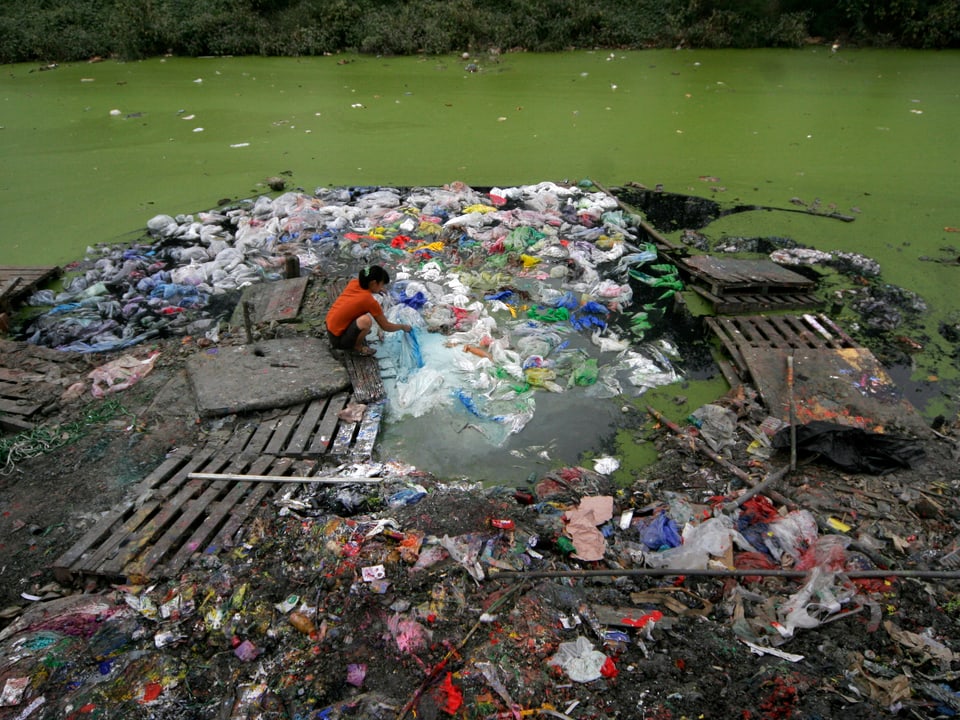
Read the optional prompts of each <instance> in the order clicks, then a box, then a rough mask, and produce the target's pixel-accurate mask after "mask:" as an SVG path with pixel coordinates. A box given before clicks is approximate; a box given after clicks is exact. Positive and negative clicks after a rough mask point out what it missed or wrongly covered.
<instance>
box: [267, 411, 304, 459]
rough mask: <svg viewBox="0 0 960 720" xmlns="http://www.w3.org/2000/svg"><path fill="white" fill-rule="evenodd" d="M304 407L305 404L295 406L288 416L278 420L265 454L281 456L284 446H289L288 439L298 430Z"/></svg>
mask: <svg viewBox="0 0 960 720" xmlns="http://www.w3.org/2000/svg"><path fill="white" fill-rule="evenodd" d="M304 407H305V405H304V403H300V404H299V405H293V406H291V408H290V411H289V412H288V413H287V414H286V415H284V416H282V417H280V418H277V420H276V421H275V423H274V426H273V436H272V437H271V438H270V442H269V443H267V446H266V447H265V448H264V450H263V451H264V453H266V454H268V455H279V454H280V453H281V452H282V451H283V447H284V445H286V444H287V439H288V438H289V437H290V435H291V433H293V431H294V430H295V429H296V427H297V423H298V422H299V421H300V414H301V413H302V412H303V408H304Z"/></svg>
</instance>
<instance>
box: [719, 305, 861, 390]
mask: <svg viewBox="0 0 960 720" xmlns="http://www.w3.org/2000/svg"><path fill="white" fill-rule="evenodd" d="M705 322H706V324H707V327H708V328H710V330H711V331H712V332H713V334H714V335H716V336H717V338H718V339H719V340H720V342H721V343H722V344H723V346H724V348H725V349H726V350H727V352H728V353H729V355H730V358H731V359H732V360H733V363H734V365H735V366H736V368H737V371H738V372H739V373H740V374H741V377H742V376H743V375H746V374H749V364H748V362H747V360H748V358H749V356H750V355H751V353H752V351H753V350H754V349H760V348H774V349H782V350H790V349H793V350H796V349H800V348H821V349H822V348H829V349H842V348H859V347H860V346H859V345H858V344H857V342H856V341H855V340H854V339H853V338H851V337H850V336H849V335H847V333H845V332H844V331H843V330H842V329H840V327H838V326H837V324H836V323H834V322H833V320H831V319H830V318H829V317H827V316H826V315H823V314H817V315H812V314H804V315H769V316H767V315H755V316H741V317H722V318H719V317H718V318H712V317H708V318H705Z"/></svg>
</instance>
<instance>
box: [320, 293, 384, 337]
mask: <svg viewBox="0 0 960 720" xmlns="http://www.w3.org/2000/svg"><path fill="white" fill-rule="evenodd" d="M367 313H370V314H371V315H373V317H374V318H380V317H383V308H382V307H380V303H379V302H377V299H376V298H375V297H374V296H373V293H372V292H370V291H369V290H365V289H364V288H362V287H360V281H359V280H357V278H353V279H352V280H351V281H350V282H348V283H347V286H346V287H345V288H344V289H343V292H342V293H340V295H339V297H337V299H336V300H334V301H333V305H331V306H330V310H328V311H327V330H329V331H330V332H331V333H332V334H333V335H335V336H337V337H339V336H341V335H343V333H344V332H346V330H347V328H348V327H349V326H350V323H351V322H353V321H354V320H356V319H357V318H358V317H362V316H363V315H366V314H367Z"/></svg>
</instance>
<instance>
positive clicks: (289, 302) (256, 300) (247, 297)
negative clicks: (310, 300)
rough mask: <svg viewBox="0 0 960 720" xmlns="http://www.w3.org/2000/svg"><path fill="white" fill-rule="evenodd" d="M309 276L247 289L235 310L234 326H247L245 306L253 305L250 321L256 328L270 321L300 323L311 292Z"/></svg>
mask: <svg viewBox="0 0 960 720" xmlns="http://www.w3.org/2000/svg"><path fill="white" fill-rule="evenodd" d="M309 279H310V278H308V277H298V278H291V279H289V280H276V281H273V282H263V283H257V284H256V285H248V286H247V287H245V288H244V289H243V295H242V296H241V297H240V302H238V303H237V307H236V308H234V311H233V317H231V318H230V324H231V325H234V326H236V327H243V304H244V303H245V302H249V303H250V305H251V309H250V322H251V323H253V324H254V325H258V324H260V323H267V322H273V321H276V322H289V321H291V320H296V318H297V315H298V314H299V312H300V305H301V304H303V294H304V292H305V291H306V289H307V281H308V280H309Z"/></svg>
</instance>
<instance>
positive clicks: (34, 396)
mask: <svg viewBox="0 0 960 720" xmlns="http://www.w3.org/2000/svg"><path fill="white" fill-rule="evenodd" d="M89 370H90V365H89V362H88V360H87V359H86V358H84V357H82V356H79V355H77V354H76V353H66V352H60V351H59V350H52V349H51V348H45V347H40V346H37V345H30V344H29V343H25V342H15V341H13V340H4V339H0V431H2V432H21V431H25V430H32V429H33V428H34V427H35V426H36V421H37V420H38V419H39V418H40V417H41V416H42V415H43V414H44V413H46V412H47V411H48V410H50V409H51V408H53V407H55V406H56V405H57V404H58V403H59V402H60V396H61V394H62V393H63V391H64V390H65V389H66V388H67V386H68V385H70V384H72V383H73V382H76V381H78V380H81V379H83V378H84V377H85V375H86V373H88V372H89Z"/></svg>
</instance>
